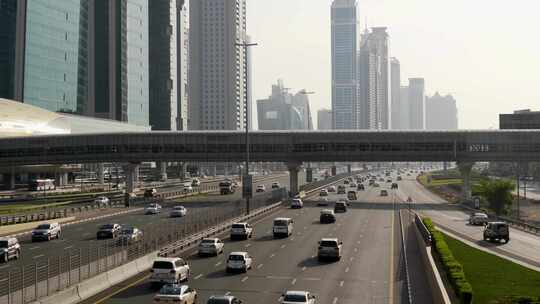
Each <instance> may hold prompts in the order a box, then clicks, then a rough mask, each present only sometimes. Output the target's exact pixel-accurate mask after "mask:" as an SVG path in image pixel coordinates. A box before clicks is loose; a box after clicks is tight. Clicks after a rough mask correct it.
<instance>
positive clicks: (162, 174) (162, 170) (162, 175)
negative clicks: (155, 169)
mask: <svg viewBox="0 0 540 304" xmlns="http://www.w3.org/2000/svg"><path fill="white" fill-rule="evenodd" d="M158 166H159V179H160V180H161V181H162V182H166V181H167V177H168V176H167V162H159V163H158Z"/></svg>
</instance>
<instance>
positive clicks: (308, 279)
mask: <svg viewBox="0 0 540 304" xmlns="http://www.w3.org/2000/svg"><path fill="white" fill-rule="evenodd" d="M302 280H304V281H320V280H321V278H303V279H302Z"/></svg>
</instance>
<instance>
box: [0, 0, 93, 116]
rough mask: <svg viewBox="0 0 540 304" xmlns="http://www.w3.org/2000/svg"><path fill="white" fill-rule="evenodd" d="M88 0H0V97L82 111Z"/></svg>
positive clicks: (84, 88) (50, 108)
mask: <svg viewBox="0 0 540 304" xmlns="http://www.w3.org/2000/svg"><path fill="white" fill-rule="evenodd" d="M87 4H88V3H87V2H86V1H80V0H66V1H48V0H32V1H26V0H0V97H2V98H9V99H14V100H18V101H22V102H24V103H28V104H31V105H35V106H38V107H41V108H44V109H47V110H51V111H63V112H70V113H82V112H83V111H84V107H85V104H86V98H87V89H88V87H87V70H86V68H87V64H86V63H87V60H88V49H87V44H86V41H87V35H88V31H87V27H86V24H87V17H88V5H87ZM52 16H54V17H52ZM44 37H46V38H45V39H44Z"/></svg>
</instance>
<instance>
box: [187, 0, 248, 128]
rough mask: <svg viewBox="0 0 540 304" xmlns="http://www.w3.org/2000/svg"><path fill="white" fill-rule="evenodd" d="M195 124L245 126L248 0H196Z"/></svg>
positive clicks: (192, 104)
mask: <svg viewBox="0 0 540 304" xmlns="http://www.w3.org/2000/svg"><path fill="white" fill-rule="evenodd" d="M189 10H190V16H189V20H190V28H189V46H190V47H189V50H190V64H189V100H190V104H189V112H190V126H189V128H190V129H195V130H239V129H243V128H244V120H245V118H246V116H245V115H247V111H245V95H244V94H245V86H246V70H247V67H246V64H245V63H246V54H244V48H243V47H239V46H236V43H242V42H246V41H247V36H246V0H212V1H191V2H190V5H189Z"/></svg>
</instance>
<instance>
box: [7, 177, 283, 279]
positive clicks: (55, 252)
mask: <svg viewBox="0 0 540 304" xmlns="http://www.w3.org/2000/svg"><path fill="white" fill-rule="evenodd" d="M274 181H278V182H279V183H280V184H281V186H282V187H283V186H284V187H288V184H289V177H288V176H280V177H277V178H270V179H267V180H265V181H263V182H261V183H256V185H258V184H264V185H265V186H266V187H267V189H270V187H271V184H272V182H274ZM240 192H241V191H237V192H236V193H234V194H231V195H226V196H223V195H219V194H218V193H210V194H205V195H199V196H193V197H189V198H185V199H178V200H173V201H171V202H166V203H165V204H164V205H163V210H162V212H161V214H158V215H145V214H144V211H143V210H138V211H134V210H133V209H134V208H131V210H132V212H128V213H124V214H121V215H117V216H113V217H105V218H100V219H96V220H93V221H88V222H84V223H80V224H75V225H70V226H65V227H64V228H63V229H62V237H61V239H59V240H52V241H49V242H31V240H30V236H29V235H27V236H24V237H20V238H19V241H20V243H21V246H22V257H21V259H19V260H12V261H10V262H8V263H3V264H0V271H1V272H2V273H7V272H8V271H9V270H10V269H12V268H15V267H22V266H28V265H32V264H35V263H40V264H42V263H47V260H48V259H50V258H54V257H58V256H59V255H63V254H67V253H69V252H79V250H82V251H84V250H89V249H88V248H90V247H96V246H100V245H102V246H105V245H106V244H107V242H109V241H107V240H99V241H98V240H96V232H97V230H98V227H99V226H101V225H103V224H108V223H118V224H121V225H128V226H135V227H137V228H140V229H141V230H142V231H143V232H144V231H145V230H146V229H149V228H150V227H160V226H161V227H162V226H164V225H175V224H177V225H181V224H182V223H183V222H186V221H190V220H191V219H193V220H194V219H196V218H197V217H198V218H201V217H204V216H205V215H206V214H207V213H210V212H212V211H215V210H216V209H219V210H230V211H232V210H233V209H234V208H236V204H235V202H236V201H238V200H239V199H240V197H241V193H240ZM176 205H184V206H185V207H186V208H187V209H188V213H187V216H186V217H183V218H170V217H169V211H170V208H172V207H173V206H176ZM139 207H144V206H139ZM71 255H74V254H73V253H72V254H71Z"/></svg>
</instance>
